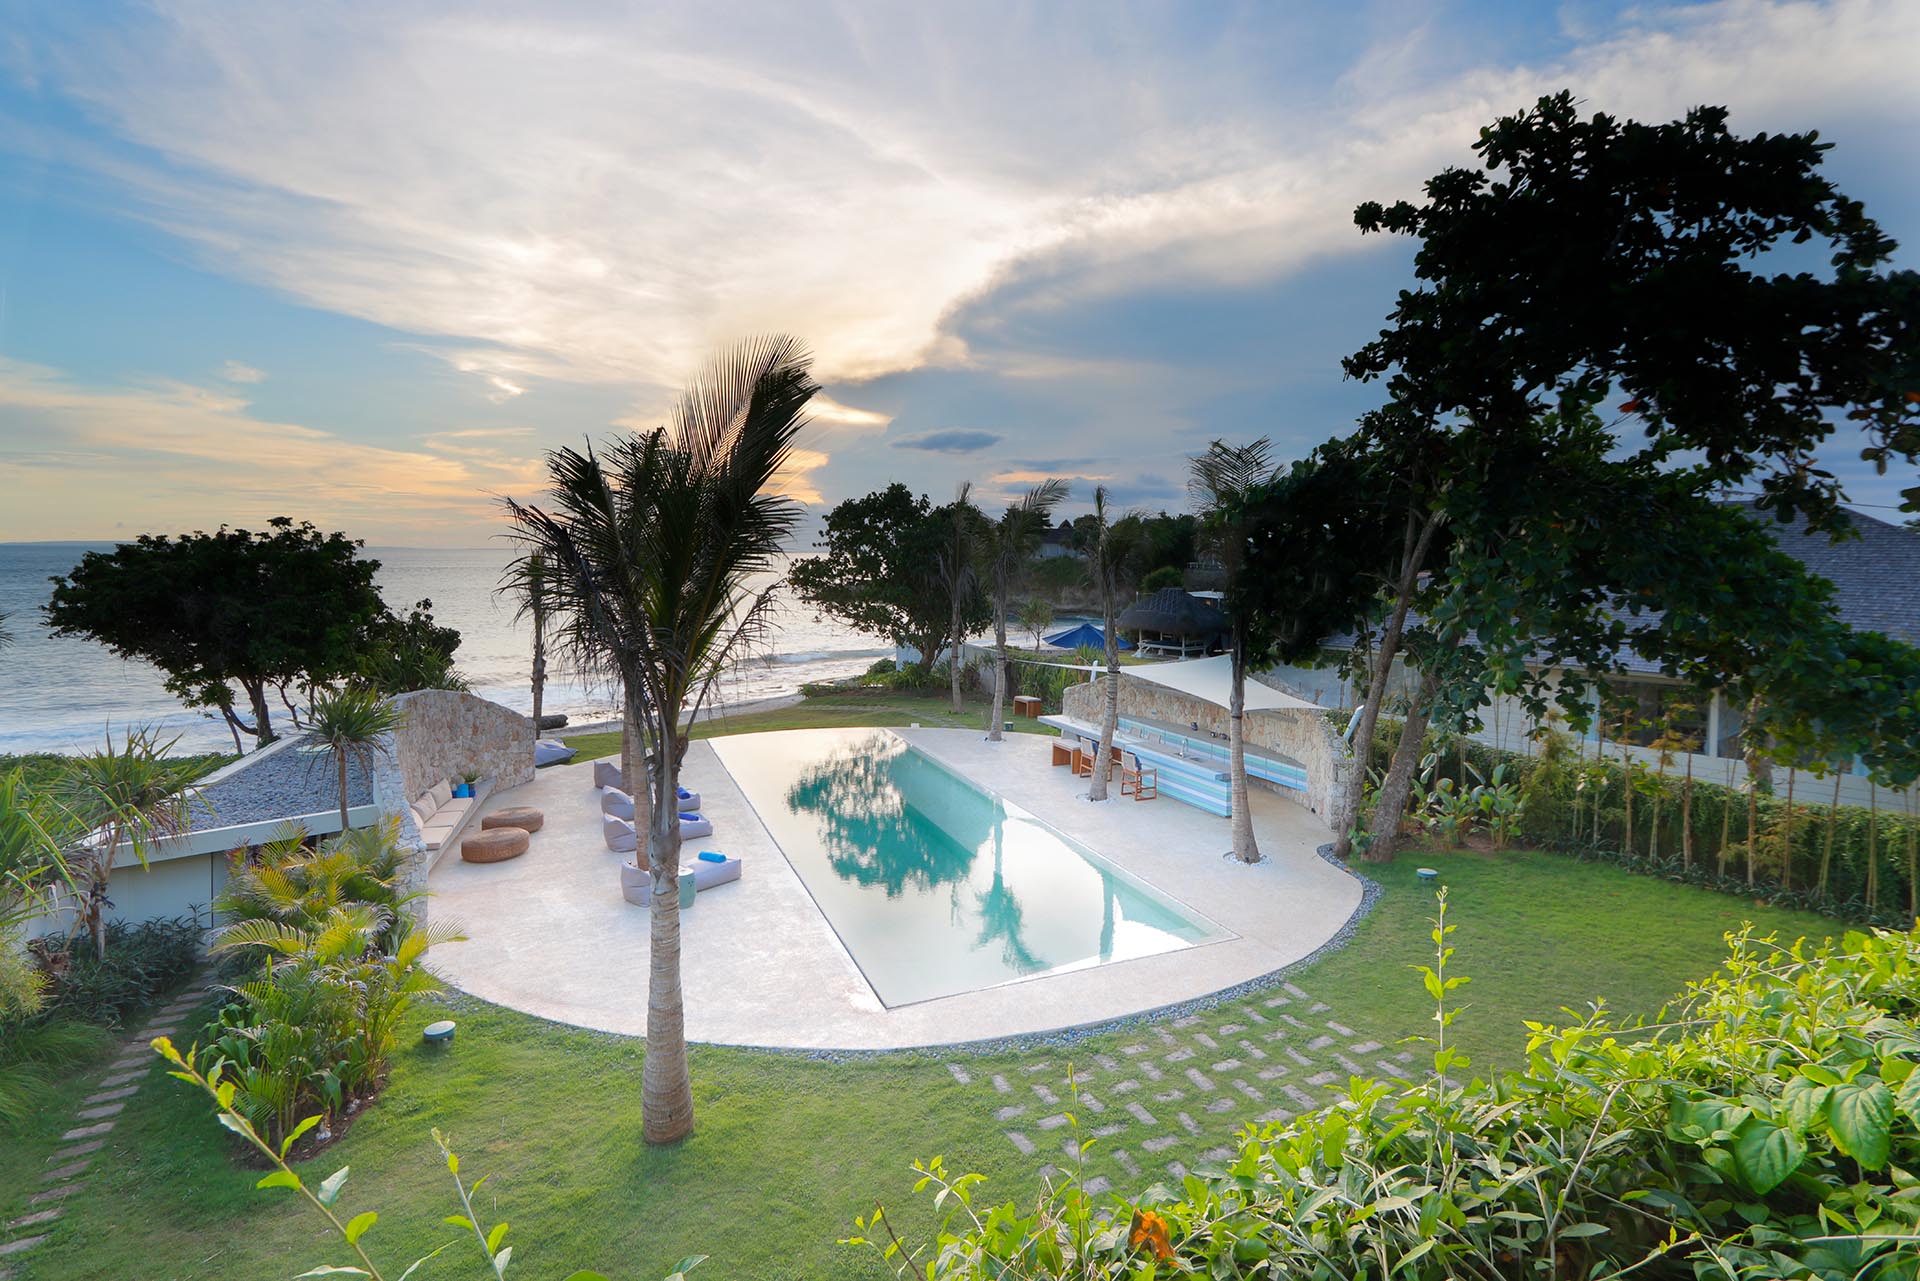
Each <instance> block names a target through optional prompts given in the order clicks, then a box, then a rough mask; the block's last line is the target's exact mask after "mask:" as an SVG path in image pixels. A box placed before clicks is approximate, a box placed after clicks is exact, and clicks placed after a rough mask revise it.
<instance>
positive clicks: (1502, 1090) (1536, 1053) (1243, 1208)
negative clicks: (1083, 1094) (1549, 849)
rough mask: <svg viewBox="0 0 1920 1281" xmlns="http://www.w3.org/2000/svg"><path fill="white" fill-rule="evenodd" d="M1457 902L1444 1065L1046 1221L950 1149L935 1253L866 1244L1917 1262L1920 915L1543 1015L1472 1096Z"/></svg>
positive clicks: (1849, 1265) (1024, 1269)
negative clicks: (1638, 1017) (1579, 1013)
mask: <svg viewBox="0 0 1920 1281" xmlns="http://www.w3.org/2000/svg"><path fill="white" fill-rule="evenodd" d="M1444 911H1445V907H1444V898H1443V900H1442V917H1441V919H1440V921H1438V922H1436V926H1435V930H1434V936H1433V937H1434V939H1435V944H1436V948H1437V957H1436V964H1435V965H1434V966H1433V967H1431V968H1426V969H1423V972H1422V978H1423V980H1424V981H1425V983H1426V984H1427V988H1428V991H1429V992H1430V993H1431V994H1432V995H1433V997H1434V999H1435V1002H1436V1009H1437V1014H1438V1018H1437V1027H1436V1035H1435V1036H1434V1037H1433V1038H1430V1039H1427V1040H1428V1044H1429V1045H1430V1047H1431V1049H1432V1060H1431V1062H1432V1069H1433V1070H1432V1075H1431V1076H1430V1077H1429V1078H1428V1079H1427V1080H1425V1081H1422V1082H1420V1083H1417V1084H1413V1085H1401V1084H1398V1083H1381V1082H1378V1081H1371V1080H1365V1079H1359V1078H1356V1079H1355V1080H1354V1081H1353V1082H1352V1083H1351V1084H1350V1086H1349V1089H1348V1091H1347V1095H1346V1097H1345V1098H1344V1099H1343V1100H1342V1101H1341V1102H1339V1103H1338V1104H1336V1105H1335V1106H1333V1107H1331V1108H1329V1109H1327V1110H1325V1111H1323V1112H1319V1113H1315V1114H1313V1115H1311V1116H1308V1117H1305V1118H1302V1119H1298V1120H1295V1121H1293V1122H1291V1123H1285V1124H1272V1125H1263V1126H1253V1127H1249V1128H1248V1129H1246V1130H1244V1131H1243V1132H1242V1136H1241V1144H1240V1147H1239V1150H1238V1152H1237V1153H1236V1154H1235V1155H1234V1156H1233V1157H1232V1159H1230V1160H1228V1161H1226V1162H1225V1163H1224V1164H1222V1165H1221V1166H1219V1167H1218V1168H1212V1169H1203V1170H1200V1171H1197V1172H1195V1173H1194V1174H1192V1175H1189V1176H1188V1177H1187V1178H1185V1179H1184V1180H1182V1183H1181V1186H1180V1187H1179V1188H1177V1189H1169V1188H1166V1187H1162V1186H1156V1187H1153V1188H1149V1189H1147V1190H1146V1191H1145V1192H1144V1193H1143V1194H1142V1195H1141V1196H1140V1198H1139V1199H1138V1200H1136V1201H1115V1202H1111V1203H1109V1204H1106V1205H1096V1204H1095V1203H1094V1201H1093V1199H1092V1198H1090V1197H1089V1196H1087V1195H1086V1194H1085V1192H1084V1191H1083V1190H1082V1189H1081V1187H1080V1186H1079V1184H1078V1182H1077V1180H1076V1179H1073V1178H1071V1177H1070V1178H1069V1179H1068V1181H1067V1182H1066V1183H1065V1184H1063V1185H1060V1186H1056V1187H1052V1188H1050V1189H1049V1190H1048V1191H1047V1192H1046V1193H1045V1194H1043V1195H1042V1197H1041V1198H1040V1199H1039V1202H1038V1204H1037V1205H1035V1206H1033V1207H1032V1208H1030V1209H1029V1208H1023V1207H1020V1206H1016V1205H1013V1204H1003V1205H990V1204H988V1203H986V1201H985V1200H984V1198H983V1197H982V1196H981V1194H980V1191H979V1184H980V1176H978V1175H974V1174H954V1173H951V1172H949V1171H948V1170H947V1169H946V1168H945V1166H944V1165H943V1164H942V1162H941V1161H940V1160H939V1159H938V1158H935V1159H934V1160H932V1161H928V1162H924V1163H921V1164H920V1165H919V1166H918V1168H919V1170H920V1172H921V1179H920V1182H919V1184H918V1187H919V1189H920V1190H922V1191H929V1190H930V1191H932V1193H933V1195H934V1201H935V1205H936V1206H937V1207H939V1208H940V1209H941V1210H942V1211H943V1214H944V1218H943V1220H942V1227H941V1228H940V1229H939V1231H938V1232H937V1233H936V1235H935V1237H934V1239H933V1241H932V1242H931V1243H930V1245H929V1246H919V1247H916V1246H911V1245H908V1244H907V1243H905V1242H903V1241H901V1240H900V1239H899V1238H898V1237H897V1236H896V1235H895V1231H894V1228H893V1226H892V1225H891V1224H890V1223H889V1221H888V1218H887V1215H886V1213H885V1211H884V1209H882V1210H879V1211H876V1213H875V1214H874V1215H873V1216H871V1217H870V1218H865V1219H861V1220H857V1221H856V1232H857V1235H855V1236H853V1237H850V1238H848V1240H849V1242H850V1243H851V1244H855V1245H859V1246H862V1247H871V1248H873V1249H875V1250H877V1251H879V1252H880V1253H881V1254H882V1255H883V1256H884V1257H885V1258H886V1259H887V1260H888V1261H889V1262H890V1263H891V1264H892V1265H893V1266H894V1267H895V1268H896V1270H897V1271H898V1272H899V1274H900V1275H913V1276H916V1277H920V1278H928V1279H932V1278H938V1279H940V1281H973V1279H975V1278H981V1279H984V1278H993V1279H994V1281H1018V1279H1022V1278H1067V1277H1073V1278H1084V1279H1088V1281H1091V1279H1093V1278H1122V1277H1126V1278H1136V1277H1139V1278H1149V1277H1166V1276H1187V1275H1192V1276H1206V1277H1211V1278H1253V1277H1261V1278H1267V1277H1275V1278H1277V1277H1301V1278H1346V1277H1375V1278H1384V1277H1394V1278H1405V1279H1406V1281H1425V1279H1429V1278H1431V1279H1433V1281H1439V1279H1441V1278H1453V1277H1479V1278H1504V1277H1521V1276H1528V1277H1541V1278H1559V1277H1566V1278H1573V1277H1583V1278H1585V1277H1609V1278H1613V1277H1621V1276H1626V1275H1633V1276H1635V1277H1644V1278H1649V1279H1653V1278H1681V1277H1686V1278H1693V1277H1706V1276H1713V1277H1724V1278H1728V1281H1744V1279H1746V1278H1776V1277H1781V1278H1822V1279H1823V1281H1824V1279H1828V1278H1833V1279H1838V1278H1843V1277H1844V1278H1866V1277H1872V1278H1877V1279H1883V1281H1894V1279H1897V1278H1908V1279H1910V1278H1912V1277H1914V1276H1915V1275H1916V1264H1917V1261H1920V1250H1916V1245H1920V1195H1917V1192H1916V1190H1917V1189H1920V1185H1917V1184H1916V1183H1915V1181H1914V1177H1913V1175H1912V1174H1911V1173H1910V1171H1912V1170H1913V1169H1915V1168H1916V1162H1920V1014H1917V1011H1920V1004H1917V1003H1916V996H1920V931H1915V932H1912V933H1896V932H1881V933H1875V934H1864V933H1850V934H1848V935H1847V936H1846V937H1845V939H1844V940H1843V941H1841V942H1839V943H1837V944H1835V943H1828V944H1824V945H1822V946H1820V947H1819V948H1817V949H1813V950H1809V949H1808V948H1807V947H1806V946H1805V945H1803V944H1794V945H1792V946H1782V945H1780V944H1778V943H1776V942H1775V941H1774V940H1772V939H1755V938H1752V937H1750V936H1749V935H1747V934H1745V933H1742V934H1740V935H1737V936H1730V942H1731V955H1730V958H1729V960H1728V962H1727V964H1726V966H1725V968H1724V969H1723V970H1722V971H1721V972H1720V973H1719V974H1717V975H1715V976H1714V977H1712V978H1710V979H1707V980H1705V981H1703V982H1701V983H1698V984H1695V985H1693V986H1692V987H1691V988H1690V989H1689V991H1688V993H1687V995H1686V996H1685V997H1684V998H1682V999H1681V1000H1680V1001H1679V1002H1678V1003H1677V1004H1676V1005H1675V1006H1673V1007H1671V1008H1670V1009H1669V1010H1667V1011H1665V1012H1663V1016H1662V1017H1661V1019H1660V1020H1659V1021H1658V1022H1657V1023H1656V1024H1653V1025H1647V1026H1627V1027H1617V1026H1615V1025H1613V1024H1612V1022H1611V1021H1610V1020H1609V1018H1608V1017H1607V1016H1606V1015H1605V1013H1604V1012H1601V1013H1596V1014H1594V1015H1592V1016H1591V1017H1589V1018H1586V1019H1584V1020H1582V1021H1580V1022H1578V1023H1575V1024H1573V1025H1571V1026H1568V1027H1562V1028H1555V1027H1548V1026H1544V1025H1541V1024H1531V1023H1530V1024H1528V1025H1527V1027H1528V1043H1527V1067H1526V1068H1525V1069H1524V1070H1522V1071H1519V1072H1513V1073H1507V1074H1504V1075H1502V1076H1500V1077H1498V1078H1496V1079H1494V1080H1493V1081H1491V1082H1481V1081H1478V1080H1476V1081H1473V1082H1471V1083H1470V1084H1466V1085H1461V1084H1459V1083H1458V1080H1459V1075H1460V1073H1461V1072H1462V1070H1463V1069H1464V1068H1465V1067H1466V1064H1465V1061H1464V1060H1463V1059H1462V1058H1461V1057H1460V1056H1459V1055H1457V1054H1456V1053H1455V1052H1454V1051H1452V1050H1451V1049H1450V1048H1448V1047H1447V1046H1446V1044H1445V1036H1446V1030H1447V1027H1448V1025H1449V1024H1450V1023H1451V1022H1452V1018H1453V1016H1454V1014H1455V1012H1456V1011H1455V1010H1454V1009H1453V1008H1451V993H1452V991H1453V989H1454V988H1455V987H1457V986H1458V984H1459V983H1461V982H1462V981H1463V980H1461V979H1458V978H1455V977H1450V976H1448V975H1447V973H1446V963H1447V960H1448V958H1449V956H1450V948H1449V946H1448V941H1447V936H1448V934H1449V933H1450V931H1451V927H1449V926H1447V925H1446V924H1445V919H1444ZM1423 1039H1426V1038H1423ZM1091 1142H1093V1140H1089V1141H1088V1143H1091ZM1085 1146H1086V1145H1084V1144H1083V1145H1082V1150H1083V1151H1084V1150H1085Z"/></svg>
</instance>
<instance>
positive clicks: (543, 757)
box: [533, 738, 574, 769]
mask: <svg viewBox="0 0 1920 1281" xmlns="http://www.w3.org/2000/svg"><path fill="white" fill-rule="evenodd" d="M573 757H574V749H573V748H571V747H568V746H567V745H566V744H565V743H563V742H561V741H560V740H559V739H557V738H536V739H535V740H533V767H534V768H535V769H539V768H540V767H541V766H543V765H563V764H565V763H566V762H568V761H570V760H572V759H573Z"/></svg>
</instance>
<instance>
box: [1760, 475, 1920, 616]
mask: <svg viewBox="0 0 1920 1281" xmlns="http://www.w3.org/2000/svg"><path fill="white" fill-rule="evenodd" d="M1741 506H1743V507H1748V508H1751V507H1752V506H1753V505H1752V504H1751V503H1743V504H1741ZM1753 516H1754V518H1755V519H1756V520H1761V521H1765V522H1766V523H1767V525H1768V527H1769V528H1770V529H1772V531H1773V537H1774V541H1775V542H1776V543H1778V544H1779V545H1780V550H1782V551H1784V552H1786V553H1787V554H1788V555H1789V556H1792V557H1793V558H1794V559H1795V560H1797V561H1799V562H1800V563H1801V564H1802V565H1805V566H1806V567H1807V568H1808V569H1809V570H1811V571H1812V572H1814V573H1816V574H1818V575H1819V576H1820V577H1822V578H1824V579H1826V580H1827V581H1828V582H1830V583H1832V584H1833V587H1834V593H1833V596H1834V604H1835V605H1837V606H1838V607H1839V610H1840V617H1841V619H1842V620H1843V621H1844V622H1845V623H1846V624H1847V625H1848V626H1849V627H1852V628H1853V629H1855V630H1856V631H1871V632H1884V633H1886V634H1887V635H1888V636H1891V637H1893V638H1895V639H1896V640H1903V641H1906V642H1907V643H1909V644H1914V645H1920V531H1915V530H1911V529H1907V528H1905V527H1904V526H1901V525H1895V524H1891V523H1889V522H1887V521H1884V520H1880V519H1878V518H1876V517H1873V516H1868V515H1865V514H1864V513H1861V512H1850V513H1849V517H1850V521H1851V524H1852V527H1853V529H1854V531H1855V532H1856V533H1858V534H1859V535H1860V537H1858V538H1850V539H1847V540H1845V541H1844V542H1838V543H1836V542H1832V541H1830V540H1829V539H1828V538H1827V536H1826V535H1824V534H1811V535H1810V534H1808V533H1807V532H1806V530H1807V526H1806V522H1805V521H1803V520H1800V519H1798V518H1796V519H1795V520H1793V521H1792V522H1789V523H1786V524H1781V523H1778V522H1776V521H1774V520H1773V518H1772V517H1770V516H1769V515H1767V514H1766V513H1765V512H1760V511H1755V512H1753Z"/></svg>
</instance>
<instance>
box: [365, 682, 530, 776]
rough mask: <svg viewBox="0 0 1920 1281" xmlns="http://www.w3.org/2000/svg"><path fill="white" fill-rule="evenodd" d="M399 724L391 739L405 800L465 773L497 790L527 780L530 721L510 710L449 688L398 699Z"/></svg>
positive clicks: (421, 692) (415, 692)
mask: <svg viewBox="0 0 1920 1281" xmlns="http://www.w3.org/2000/svg"><path fill="white" fill-rule="evenodd" d="M393 701H394V705H395V706H397V707H398V708H399V709H400V710H401V712H402V713H404V714H405V717H406V719H405V721H404V723H403V724H402V725H401V726H400V730H399V732H398V733H397V734H395V735H394V749H393V758H394V763H395V764H397V765H398V766H399V767H400V779H401V782H402V783H403V785H404V786H405V796H406V799H412V798H413V797H416V796H419V795H420V793H422V792H424V791H426V790H427V789H428V788H429V787H432V786H433V785H434V784H435V783H437V782H439V781H440V780H441V779H443V778H444V779H452V780H458V779H459V777H460V776H461V775H462V774H465V773H468V772H469V771H471V772H474V773H477V774H479V776H480V777H481V778H483V779H486V780H489V781H490V782H492V784H493V786H494V789H495V790H496V791H497V790H499V789H501V788H506V787H514V786H517V785H519V784H521V783H527V782H531V781H532V780H533V738H534V734H533V721H532V720H531V719H530V718H528V717H525V716H522V715H521V714H520V713H518V712H516V711H514V710H512V709H511V708H507V707H502V706H501V705H500V704H498V703H492V702H488V701H487V700H486V699H484V698H480V697H478V696H477V695H473V694H467V693H463V692H461V691H459V690H450V689H420V690H415V691H414V692H413V693H411V694H401V695H400V696H399V697H397V698H395V699H394V700H393Z"/></svg>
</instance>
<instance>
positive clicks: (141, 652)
mask: <svg viewBox="0 0 1920 1281" xmlns="http://www.w3.org/2000/svg"><path fill="white" fill-rule="evenodd" d="M360 548H361V544H360V543H359V542H357V541H355V540H353V539H350V538H348V537H346V535H344V534H323V533H321V532H320V530H318V529H316V528H314V526H312V525H311V524H307V523H304V522H302V523H300V524H295V523H294V522H293V521H292V520H291V519H290V518H288V517H285V516H277V517H275V518H274V519H272V520H270V521H269V522H268V523H267V528H266V529H264V530H246V529H230V528H228V527H227V526H224V525H223V526H221V527H220V528H219V529H217V530H215V531H214V532H213V533H211V534H209V533H192V534H182V535H181V536H179V537H177V538H174V537H169V536H167V535H165V534H143V535H141V536H140V537H139V538H138V539H136V540H134V541H133V542H131V543H122V544H120V545H119V546H117V547H115V548H114V549H113V550H112V551H110V552H88V553H87V554H86V555H84V556H82V557H81V558H80V563H79V564H78V565H76V566H74V568H73V569H72V570H71V571H70V572H68V573H67V574H65V575H62V576H59V577H56V578H55V579H54V580H53V594H52V596H51V597H50V599H49V600H48V602H47V605H46V619H47V622H48V624H49V625H50V626H51V627H52V628H53V631H54V634H55V635H59V636H83V637H86V638H88V639H90V640H95V641H98V642H99V643H101V644H103V645H105V646H106V647H107V648H108V649H110V650H112V651H113V652H114V653H116V654H118V655H120V656H121V657H122V658H132V659H140V660H143V661H146V662H149V663H152V664H153V665H154V666H155V667H158V668H159V669H160V671H161V673H162V675H163V676H164V677H165V681H166V687H167V690H168V692H169V693H171V694H173V695H174V696H175V697H177V698H179V699H181V701H183V702H184V703H186V705H187V706H189V707H201V708H207V709H210V710H213V711H216V712H218V713H219V714H220V716H221V717H222V718H223V719H224V720H225V722H226V724H227V726H228V728H229V729H231V730H232V732H233V736H234V747H235V749H236V750H237V749H238V748H239V747H240V743H241V736H242V735H250V736H251V737H252V738H253V739H254V740H255V741H256V743H258V744H262V745H264V744H266V743H269V742H272V741H273V739H274V738H275V736H276V734H275V729H274V725H273V711H272V707H271V699H270V696H276V697H278V698H279V699H280V700H281V702H282V703H283V704H284V705H285V706H286V707H287V709H288V712H289V716H290V717H291V716H292V715H293V710H292V709H293V708H294V706H295V699H294V697H293V692H294V691H296V690H298V689H302V688H304V687H307V686H311V685H317V684H321V683H324V682H328V681H335V680H342V679H346V678H349V677H362V678H364V679H368V680H371V681H373V682H374V683H375V684H376V685H379V686H380V687H382V688H385V689H392V688H394V687H395V686H398V687H401V688H418V687H419V686H420V685H421V684H437V683H443V682H444V680H445V678H446V677H448V676H449V675H450V674H451V672H450V665H451V657H452V653H453V649H454V647H455V646H457V645H458V644H459V639H460V638H459V635H458V633H456V632H454V631H453V630H452V629H450V628H443V627H438V626H437V625H435V624H434V622H433V619H432V617H431V615H430V614H429V613H428V611H427V606H426V602H422V603H421V604H420V605H419V606H416V607H415V608H414V609H413V610H412V611H411V612H410V613H409V614H408V615H407V616H405V617H404V618H403V617H399V616H396V615H395V614H393V613H392V612H391V611H390V610H388V608H387V606H386V604H385V603H384V602H383V601H382V600H381V599H380V592H379V590H378V589H377V588H376V587H375V586H374V575H375V573H376V572H377V571H378V570H379V568H380V563H379V562H378V561H375V560H367V559H365V558H363V557H362V556H361V555H360ZM236 687H237V688H238V692H237V695H236Z"/></svg>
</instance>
